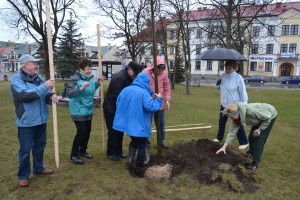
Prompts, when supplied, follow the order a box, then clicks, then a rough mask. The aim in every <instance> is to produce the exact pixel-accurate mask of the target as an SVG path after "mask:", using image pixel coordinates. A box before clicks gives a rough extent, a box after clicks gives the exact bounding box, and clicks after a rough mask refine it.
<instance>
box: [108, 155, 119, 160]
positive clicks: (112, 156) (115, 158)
mask: <svg viewBox="0 0 300 200" xmlns="http://www.w3.org/2000/svg"><path fill="white" fill-rule="evenodd" d="M107 157H108V158H109V159H110V160H112V161H119V160H120V158H119V156H117V155H110V156H107Z"/></svg>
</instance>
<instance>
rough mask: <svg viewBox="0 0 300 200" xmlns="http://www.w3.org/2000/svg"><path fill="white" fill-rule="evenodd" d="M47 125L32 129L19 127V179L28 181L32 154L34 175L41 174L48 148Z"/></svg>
mask: <svg viewBox="0 0 300 200" xmlns="http://www.w3.org/2000/svg"><path fill="white" fill-rule="evenodd" d="M46 128H47V124H46V123H45V124H41V125H38V126H32V127H18V138H19V143H20V150H19V171H18V178H19V179H28V177H29V175H30V152H31V150H32V157H33V174H40V173H42V171H43V170H44V169H45V168H44V166H43V156H44V149H45V147H46Z"/></svg>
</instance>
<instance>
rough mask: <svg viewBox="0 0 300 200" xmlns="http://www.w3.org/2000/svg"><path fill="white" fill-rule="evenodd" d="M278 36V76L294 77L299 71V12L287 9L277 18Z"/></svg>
mask: <svg viewBox="0 0 300 200" xmlns="http://www.w3.org/2000/svg"><path fill="white" fill-rule="evenodd" d="M279 19H280V31H281V32H280V33H281V34H280V36H279V38H278V45H279V47H278V52H277V54H278V60H277V66H278V68H277V75H278V76H295V75H299V71H300V58H299V55H300V50H299V49H300V36H299V27H300V11H299V10H297V9H293V8H292V9H289V10H287V11H286V12H284V13H283V14H281V15H280V16H279Z"/></svg>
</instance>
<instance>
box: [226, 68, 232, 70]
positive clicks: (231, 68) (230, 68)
mask: <svg viewBox="0 0 300 200" xmlns="http://www.w3.org/2000/svg"><path fill="white" fill-rule="evenodd" d="M225 69H226V70H233V68H225Z"/></svg>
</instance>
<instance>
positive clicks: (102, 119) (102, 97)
mask: <svg viewBox="0 0 300 200" xmlns="http://www.w3.org/2000/svg"><path fill="white" fill-rule="evenodd" d="M97 38H98V63H99V71H100V76H99V77H102V69H103V67H102V57H101V56H102V53H101V40H100V24H97ZM103 90H104V89H103V83H102V84H101V85H100V102H101V103H100V110H101V129H102V148H103V151H105V135H104V113H103V108H102V105H103V101H104V91H103Z"/></svg>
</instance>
